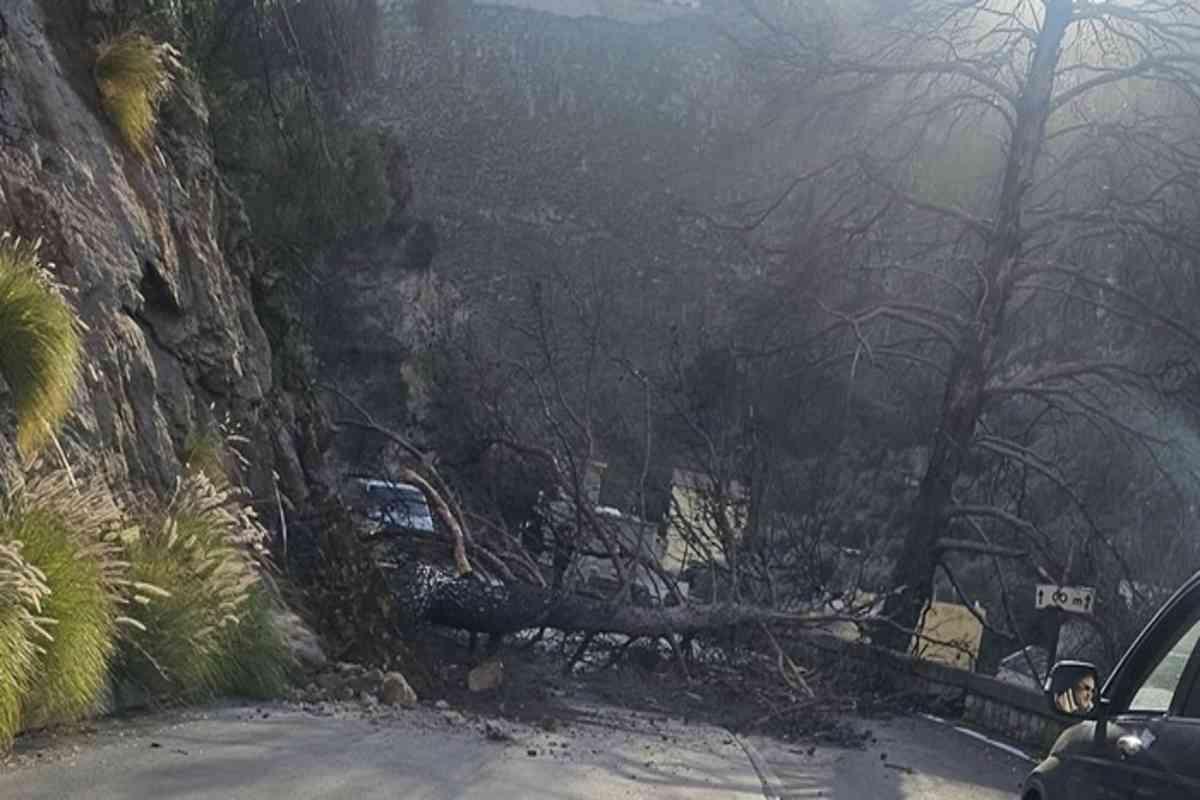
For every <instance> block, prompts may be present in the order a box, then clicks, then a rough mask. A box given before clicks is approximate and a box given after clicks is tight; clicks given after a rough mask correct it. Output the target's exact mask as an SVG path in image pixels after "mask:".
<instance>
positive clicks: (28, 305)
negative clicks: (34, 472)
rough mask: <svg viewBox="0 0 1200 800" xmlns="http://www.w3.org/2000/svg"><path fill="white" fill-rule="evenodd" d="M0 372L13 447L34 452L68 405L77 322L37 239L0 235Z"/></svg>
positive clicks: (75, 359) (76, 367)
mask: <svg viewBox="0 0 1200 800" xmlns="http://www.w3.org/2000/svg"><path fill="white" fill-rule="evenodd" d="M0 342H3V343H4V346H3V347H0V376H2V377H3V378H4V382H5V383H7V384H8V386H9V388H10V389H11V390H12V392H13V394H14V396H15V400H16V410H17V420H18V428H17V449H18V450H20V451H21V453H22V455H24V456H27V457H28V456H31V455H32V454H33V453H35V452H36V451H37V450H38V449H39V448H40V447H41V446H42V445H43V444H45V442H46V441H47V439H48V438H49V437H50V436H51V435H52V434H53V431H54V430H55V429H56V428H57V427H58V426H59V425H60V424H61V423H62V420H63V418H64V417H65V416H66V415H67V412H68V411H69V410H70V408H71V399H72V396H73V395H74V392H75V383H76V380H77V379H78V374H79V360H80V325H79V321H78V319H77V318H76V316H75V312H74V311H73V310H72V309H71V307H70V306H69V305H67V302H66V300H65V299H63V296H62V294H61V293H60V292H59V291H58V289H57V287H55V286H54V284H53V283H52V282H51V281H50V279H49V277H48V276H47V275H46V274H45V273H44V272H43V271H42V268H41V265H40V263H39V262H38V257H37V246H36V244H32V243H28V242H22V241H21V240H19V239H14V238H12V237H11V236H10V235H8V234H3V235H2V236H0Z"/></svg>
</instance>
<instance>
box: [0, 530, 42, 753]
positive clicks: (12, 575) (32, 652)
mask: <svg viewBox="0 0 1200 800" xmlns="http://www.w3.org/2000/svg"><path fill="white" fill-rule="evenodd" d="M49 591H50V590H49V588H48V587H47V586H46V581H45V578H44V577H43V576H42V575H41V573H39V572H38V571H37V570H36V569H35V568H34V567H32V566H30V565H29V563H28V562H27V561H25V559H24V558H22V557H21V545H20V544H19V543H16V542H0V749H3V748H4V747H7V746H8V745H9V743H10V742H12V738H13V736H14V735H15V734H16V732H17V731H18V730H19V729H20V726H21V703H22V701H23V700H24V698H25V696H26V695H27V693H28V692H29V687H30V685H31V684H32V682H33V675H34V670H35V669H36V666H37V657H38V653H39V644H41V643H45V642H46V641H48V640H49V634H48V633H46V632H45V631H44V630H43V629H42V628H41V627H40V626H39V624H38V615H39V614H40V613H41V608H42V602H43V600H44V599H45V597H46V595H47V594H48V593H49Z"/></svg>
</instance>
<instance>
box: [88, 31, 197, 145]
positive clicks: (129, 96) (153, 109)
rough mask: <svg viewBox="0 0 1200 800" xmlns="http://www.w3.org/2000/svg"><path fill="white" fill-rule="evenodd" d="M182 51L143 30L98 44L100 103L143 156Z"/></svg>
mask: <svg viewBox="0 0 1200 800" xmlns="http://www.w3.org/2000/svg"><path fill="white" fill-rule="evenodd" d="M178 65H179V53H178V51H176V50H175V48H173V47H171V45H169V44H160V43H157V42H155V41H154V40H153V39H151V38H150V37H149V36H147V35H146V34H144V33H137V32H133V31H129V32H126V33H122V34H120V35H118V36H114V37H113V38H111V39H107V40H105V41H103V42H101V43H100V45H99V46H98V47H97V48H96V86H97V88H99V90H100V103H101V105H102V106H103V107H104V111H105V113H107V114H108V116H109V117H110V118H111V119H112V121H113V123H114V124H115V125H116V126H117V130H119V131H120V132H121V136H122V138H124V139H125V141H126V143H128V144H129V146H130V147H131V148H133V150H134V151H135V152H136V153H137V154H138V155H140V156H142V157H143V158H144V157H146V155H148V154H149V152H150V148H151V146H152V145H153V143H154V130H155V127H156V126H157V125H158V106H159V103H161V102H162V100H163V98H164V97H166V95H167V93H168V92H169V91H170V90H171V84H172V77H171V70H172V68H177V67H178Z"/></svg>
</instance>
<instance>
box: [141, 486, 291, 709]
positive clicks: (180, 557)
mask: <svg viewBox="0 0 1200 800" xmlns="http://www.w3.org/2000/svg"><path fill="white" fill-rule="evenodd" d="M144 516H145V524H144V526H143V527H142V528H141V529H140V531H139V532H138V534H137V536H136V537H131V540H130V542H129V546H128V553H129V560H130V563H131V567H130V569H131V573H132V579H133V581H134V582H135V584H134V585H135V586H147V585H148V586H161V587H167V588H169V592H170V593H169V595H167V596H161V597H150V596H145V595H141V596H138V597H136V598H135V599H136V601H137V602H138V604H139V605H140V606H141V608H140V609H139V611H138V619H139V620H140V621H141V622H142V623H143V625H144V630H133V631H130V632H129V633H128V634H127V635H126V636H125V641H124V642H123V646H122V653H121V672H122V677H123V678H125V679H127V680H130V681H132V682H134V683H136V684H138V685H140V686H141V687H142V688H144V689H146V690H147V691H149V692H150V693H152V694H154V695H156V696H169V697H182V698H195V697H202V696H205V695H209V694H213V693H217V692H222V691H231V690H234V689H240V688H243V687H244V686H245V685H248V684H249V683H250V682H251V681H250V679H249V678H248V677H247V675H246V671H247V667H251V668H254V669H260V670H262V672H263V675H262V676H261V678H260V680H261V681H262V687H263V689H262V691H261V692H258V694H269V693H271V691H275V690H278V689H279V688H280V687H281V686H282V684H283V680H282V677H281V676H284V674H285V669H286V667H285V660H286V655H287V653H286V647H284V643H283V641H282V639H281V638H279V634H278V632H277V631H275V629H274V628H273V627H272V625H271V622H270V618H269V605H268V596H267V595H266V590H265V588H264V587H263V584H262V580H261V576H260V566H259V565H258V564H257V563H256V562H255V559H254V557H253V552H254V551H255V550H257V549H260V548H261V543H262V539H263V536H264V535H265V534H264V531H263V530H262V528H261V527H260V526H259V525H258V523H257V522H256V521H255V520H254V518H253V517H252V516H251V515H250V513H249V512H248V511H247V509H245V508H243V507H241V506H240V505H238V504H237V503H236V502H235V501H234V498H233V495H232V493H231V492H230V491H229V490H227V489H219V488H217V487H215V486H214V485H213V484H212V482H210V481H209V480H208V479H207V478H206V477H205V476H204V474H203V473H201V472H193V473H192V474H191V475H189V476H188V477H187V478H186V479H185V481H184V483H183V484H182V486H181V487H180V489H179V491H178V493H177V494H176V496H175V498H174V499H173V500H172V502H171V504H170V505H169V506H168V508H167V509H166V510H165V511H162V512H157V511H155V510H151V511H150V512H149V513H147V514H145V515H144Z"/></svg>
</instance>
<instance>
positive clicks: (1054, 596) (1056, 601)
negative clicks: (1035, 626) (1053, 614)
mask: <svg viewBox="0 0 1200 800" xmlns="http://www.w3.org/2000/svg"><path fill="white" fill-rule="evenodd" d="M1095 596H1096V590H1095V589H1094V588H1092V587H1091V586H1055V585H1054V584H1052V583H1039V584H1038V587H1037V596H1036V600H1035V602H1034V605H1035V607H1036V608H1039V609H1042V608H1061V609H1062V610H1063V611H1070V612H1072V613H1075V614H1090V613H1092V601H1093V600H1094V599H1095Z"/></svg>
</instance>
